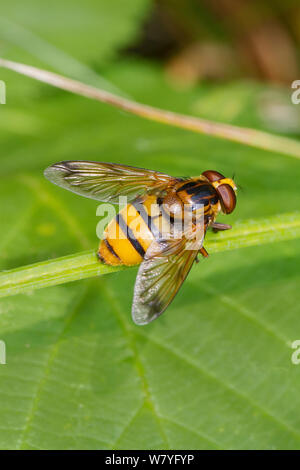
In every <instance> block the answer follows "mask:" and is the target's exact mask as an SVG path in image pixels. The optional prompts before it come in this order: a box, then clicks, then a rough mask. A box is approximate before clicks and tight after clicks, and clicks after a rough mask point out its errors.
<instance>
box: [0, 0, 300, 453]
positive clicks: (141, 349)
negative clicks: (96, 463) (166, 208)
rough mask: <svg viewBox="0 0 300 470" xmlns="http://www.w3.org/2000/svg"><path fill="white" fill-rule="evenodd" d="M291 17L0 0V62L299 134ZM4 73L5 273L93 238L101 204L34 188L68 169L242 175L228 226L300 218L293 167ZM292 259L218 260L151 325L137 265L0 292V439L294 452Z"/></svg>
mask: <svg viewBox="0 0 300 470" xmlns="http://www.w3.org/2000/svg"><path fill="white" fill-rule="evenodd" d="M299 26H300V6H299V2H296V1H292V0H289V1H285V2H284V3H282V2H279V1H266V0H265V1H260V2H258V1H246V0H218V1H215V0H214V1H208V0H202V1H200V0H189V1H183V0H181V1H180V0H162V1H157V2H152V1H150V0H128V1H127V2H124V1H122V0H114V1H113V2H109V1H105V0H101V1H99V0H98V1H96V0H87V1H83V0H81V1H80V0H72V1H71V0H64V1H58V0H54V1H52V2H42V3H40V2H38V1H37V0H28V1H27V2H22V1H20V0H10V1H8V0H2V2H1V18H0V56H1V57H5V58H8V59H11V60H17V61H20V62H23V63H28V64H30V65H36V66H40V67H42V68H46V69H49V70H53V71H56V72H59V73H61V74H64V75H66V76H69V77H72V78H76V79H78V80H82V81H84V82H86V83H89V84H92V85H96V86H99V87H101V88H104V89H106V90H109V91H113V92H116V93H118V94H120V95H121V96H126V97H130V98H133V99H135V100H137V101H140V102H143V103H146V104H150V105H154V106H159V107H162V108H165V109H170V110H172V111H178V112H183V113H186V114H190V115H194V116H199V117H204V118H208V119H212V120H216V121H220V122H227V123H230V124H234V125H239V126H249V127H253V128H256V129H263V130H266V131H269V132H273V133H278V134H283V135H288V136H290V137H292V138H294V139H298V140H299V136H300V126H299V124H300V105H299V106H297V105H292V103H291V99H290V95H291V88H290V86H291V82H292V81H293V80H296V79H300V73H299V65H300V62H299V42H300V34H299V31H300V28H299ZM0 79H1V80H4V81H5V83H6V88H7V103H6V105H0V159H1V160H0V161H1V165H0V178H1V185H0V213H1V234H0V269H1V270H6V269H11V268H14V267H18V266H21V265H25V264H30V263H33V262H37V261H41V260H46V259H49V258H53V257H57V256H63V255H66V254H70V253H73V252H76V251H80V250H83V249H91V248H94V247H95V248H96V247H97V243H98V240H97V237H96V234H95V227H96V224H97V221H98V220H97V218H96V208H97V202H95V201H92V200H88V199H84V198H81V197H79V196H76V195H74V194H71V193H68V192H66V191H64V190H62V189H60V188H58V187H54V186H52V185H51V184H50V183H49V182H47V181H46V180H45V179H44V178H43V170H44V169H45V168H46V167H47V166H48V165H50V164H52V163H55V162H57V161H60V160H73V159H74V160H76V159H79V160H80V159H83V160H84V159H86V160H99V161H111V162H115V163H124V164H129V165H135V166H141V167H146V168H151V169H156V170H160V171H163V172H166V173H169V174H172V175H199V174H200V173H201V172H202V171H204V170H207V169H215V170H218V171H220V172H221V173H224V174H225V175H228V176H231V175H232V174H233V173H235V174H236V181H237V183H239V184H240V185H241V186H242V187H243V188H244V191H243V192H241V193H240V194H239V200H238V206H237V209H236V211H235V213H234V214H232V216H230V217H228V216H227V217H226V218H223V217H221V218H220V220H221V221H223V220H224V221H226V222H227V223H232V224H234V223H235V221H237V220H244V219H251V218H253V219H256V218H259V217H265V216H270V215H275V214H280V213H287V212H293V211H297V210H299V202H300V197H299V179H300V164H299V161H297V159H294V158H292V157H288V156H283V155H280V154H275V153H270V152H265V151H262V150H256V149H253V148H250V147H246V146H243V145H240V144H235V143H231V142H228V141H225V140H218V139H214V138H211V137H208V136H204V135H197V134H193V133H191V132H187V131H183V130H180V129H175V128H171V127H167V126H163V125H161V124H158V123H152V122H149V121H143V120H142V119H140V118H137V117H134V116H131V115H128V114H126V113H121V112H119V111H117V110H116V109H112V108H110V107H109V106H107V105H102V104H100V103H96V102H92V101H89V100H86V99H84V98H82V97H77V96H75V95H71V94H68V93H66V92H63V91H60V90H57V89H54V88H51V87H50V86H47V85H44V84H41V83H39V82H35V81H34V80H31V79H28V78H25V77H22V76H20V75H17V74H15V73H12V72H8V71H5V70H2V69H1V70H0ZM208 236H209V235H208ZM299 248H300V244H299V242H298V241H297V240H295V241H292V242H289V243H286V242H282V243H276V244H271V245H268V246H262V247H255V248H245V249H240V250H237V251H232V252H226V253H221V254H218V255H215V256H211V257H210V258H209V259H208V260H204V261H202V262H201V263H200V264H199V265H197V266H195V267H194V268H193V270H192V272H191V274H190V276H189V278H188V280H187V281H186V282H185V285H184V287H183V288H182V290H181V292H180V293H179V294H178V296H177V298H176V300H175V301H174V303H173V304H172V305H171V306H170V307H169V309H168V310H167V312H166V313H165V314H164V315H163V316H162V317H161V318H160V319H158V320H157V321H155V322H154V323H153V324H150V325H149V326H146V327H137V326H136V325H134V324H133V323H132V320H131V316H130V309H131V300H132V290H133V285H134V279H135V275H136V270H130V271H124V272H120V273H116V274H112V275H109V276H104V277H101V278H99V279H93V280H85V281H78V282H75V283H72V284H68V285H62V286H58V287H53V288H47V289H44V290H40V291H35V292H32V293H30V294H26V295H19V296H15V297H8V298H6V299H2V300H1V303H0V339H1V340H4V341H5V342H6V346H7V364H6V365H0V448H1V449H15V448H17V449H20V448H26V449H28V448H30V449H127V448H128V449H153V448H154V449H160V448H161V449H215V448H217V449H258V448H260V449H282V448H289V449H298V448H299V447H300V398H299V389H300V366H296V365H293V364H292V363H291V354H292V352H293V350H292V349H291V342H292V341H294V340H296V339H300V318H299V313H300V312H299V305H300V293H299V280H300V276H299V261H300V257H299Z"/></svg>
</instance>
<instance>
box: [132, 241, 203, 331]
mask: <svg viewBox="0 0 300 470" xmlns="http://www.w3.org/2000/svg"><path fill="white" fill-rule="evenodd" d="M188 243H189V242H187V240H186V239H185V238H183V239H181V240H180V241H177V243H176V242H174V241H172V240H170V241H165V240H164V241H159V242H157V241H154V242H153V243H152V244H151V245H150V247H149V248H148V250H147V252H146V255H145V259H144V261H143V262H142V263H141V265H140V268H139V271H138V275H137V278H136V282H135V288H134V296H133V304H132V318H133V321H134V322H135V323H136V324H137V325H145V324H147V323H150V322H151V321H153V320H155V319H156V318H157V317H158V316H159V315H161V314H162V313H163V312H164V311H165V310H166V308H167V307H168V305H169V304H170V303H171V302H172V300H173V299H174V297H175V295H176V294H177V292H178V291H179V289H180V287H181V285H182V284H183V282H184V280H185V278H186V277H187V275H188V273H189V271H190V269H191V267H192V265H193V262H194V261H195V258H196V256H197V253H198V249H199V246H198V247H197V249H196V250H193V249H188ZM201 245H202V243H201Z"/></svg>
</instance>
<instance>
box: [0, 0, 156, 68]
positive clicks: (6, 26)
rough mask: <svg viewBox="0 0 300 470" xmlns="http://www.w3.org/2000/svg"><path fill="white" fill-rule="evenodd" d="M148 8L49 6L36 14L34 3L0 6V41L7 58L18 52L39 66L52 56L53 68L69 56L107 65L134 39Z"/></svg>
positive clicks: (100, 0)
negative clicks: (36, 61) (35, 57)
mask: <svg viewBox="0 0 300 470" xmlns="http://www.w3.org/2000/svg"><path fill="white" fill-rule="evenodd" d="M148 6H149V2H148V0H130V2H124V1H122V0H114V1H113V2H107V1H105V0H85V2H84V3H82V2H81V1H80V0H64V2H61V1H59V0H53V1H52V2H51V3H47V4H43V7H42V8H37V2H36V0H28V1H27V2H26V4H25V3H24V2H22V1H21V0H2V2H1V20H0V24H1V33H0V36H1V38H2V40H3V41H4V46H6V48H9V56H10V58H13V54H16V55H19V53H18V51H20V50H21V51H22V54H24V51H25V52H27V53H30V54H32V55H33V56H38V57H39V58H40V59H41V61H47V58H48V57H47V55H48V54H49V56H51V58H52V56H54V54H55V52H56V55H57V62H59V60H60V58H64V59H65V60H67V56H68V55H69V56H70V57H73V58H75V59H78V60H82V61H83V62H86V63H89V62H93V61H95V62H96V61H97V63H99V61H101V62H104V61H106V62H107V61H108V59H111V58H112V57H113V56H114V54H115V52H116V51H117V50H118V49H119V48H120V47H124V44H125V43H126V42H129V41H131V40H132V39H133V38H134V35H135V34H136V33H137V30H138V27H139V24H140V21H141V20H142V18H143V16H144V15H145V13H146V12H147V9H148ZM23 60H24V55H23ZM53 60H54V59H53ZM65 66H66V67H67V66H68V63H65Z"/></svg>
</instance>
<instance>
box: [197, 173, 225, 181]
mask: <svg viewBox="0 0 300 470" xmlns="http://www.w3.org/2000/svg"><path fill="white" fill-rule="evenodd" d="M202 175H203V176H205V177H206V178H207V179H208V181H210V182H211V183H213V182H215V181H219V180H222V179H224V178H225V176H223V175H221V173H219V172H218V171H214V170H207V171H204V172H203V173H202Z"/></svg>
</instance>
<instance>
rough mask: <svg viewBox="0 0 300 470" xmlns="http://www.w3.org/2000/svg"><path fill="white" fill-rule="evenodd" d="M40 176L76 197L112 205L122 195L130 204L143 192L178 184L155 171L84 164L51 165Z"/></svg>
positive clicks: (92, 163)
mask: <svg viewBox="0 0 300 470" xmlns="http://www.w3.org/2000/svg"><path fill="white" fill-rule="evenodd" d="M44 175H45V177H46V178H47V179H48V180H50V181H51V182H52V183H54V184H57V185H58V186H61V187H62V188H65V189H68V190H69V191H73V192H74V193H76V194H80V195H81V196H85V197H89V198H92V199H96V200H98V201H102V202H111V203H114V204H116V203H118V202H119V201H118V198H119V196H126V197H127V198H128V202H130V201H133V200H134V199H135V198H136V197H138V196H141V195H143V194H145V193H155V192H157V193H160V192H162V191H164V190H165V189H167V187H168V186H169V185H171V184H172V183H174V182H175V181H178V179H176V178H172V177H171V176H168V175H166V174H164V173H160V172H158V171H152V170H145V169H143V168H135V167H132V166H126V165H115V164H113V163H100V162H88V161H65V162H60V163H55V164H54V165H52V166H50V167H48V168H47V169H46V170H45V172H44Z"/></svg>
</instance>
